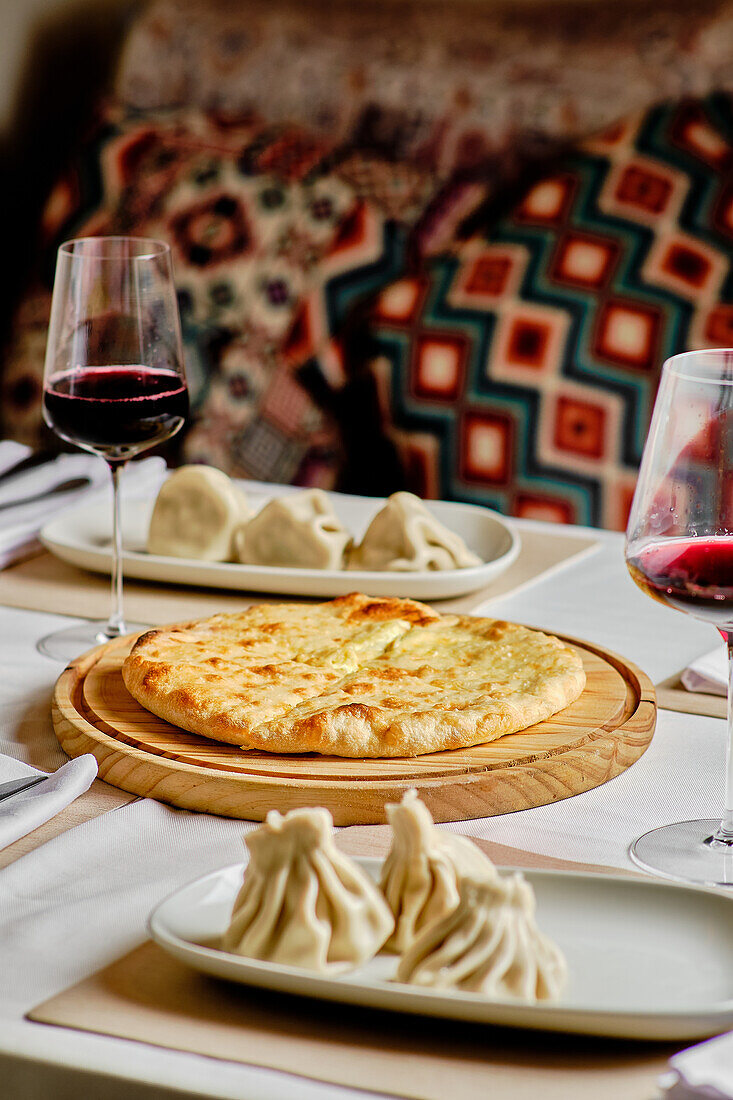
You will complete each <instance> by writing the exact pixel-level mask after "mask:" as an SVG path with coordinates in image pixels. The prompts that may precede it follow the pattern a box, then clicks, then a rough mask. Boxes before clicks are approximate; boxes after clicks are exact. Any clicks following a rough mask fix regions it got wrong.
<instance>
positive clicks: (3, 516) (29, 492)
mask: <svg viewBox="0 0 733 1100" xmlns="http://www.w3.org/2000/svg"><path fill="white" fill-rule="evenodd" d="M27 454H30V447H25V446H23V445H22V444H20V443H15V442H13V441H12V440H7V439H6V440H3V441H2V442H0V473H2V472H3V471H4V470H7V469H8V468H9V467H10V466H12V465H14V463H16V462H17V461H18V460H19V459H21V458H25V456H26V455H27ZM164 473H165V460H164V459H162V458H157V457H156V458H146V459H143V460H142V461H139V462H131V463H129V464H128V465H127V466H126V467H125V469H124V470H123V472H122V493H123V495H125V496H128V495H131V494H133V493H134V494H138V493H141V492H144V491H146V490H147V491H153V490H155V489H157V488H159V486H160V484H161V482H162V480H163V476H164ZM75 477H88V478H90V479H91V485H89V486H88V487H87V488H84V489H80V490H79V491H78V492H73V491H72V492H70V493H62V494H61V495H60V496H57V497H48V498H47V499H45V500H41V501H38V502H36V503H35V504H25V505H22V506H19V507H17V508H8V509H6V510H5V511H0V569H5V567H6V566H8V565H10V564H11V563H12V562H14V561H18V559H19V558H22V557H26V556H27V555H28V554H31V553H33V552H34V551H35V550H36V549H38V547H39V545H40V544H39V542H38V533H39V531H40V529H41V527H43V525H44V524H45V523H46V522H47V521H48V520H49V519H51V517H52V516H54V515H56V514H57V513H58V512H61V511H63V509H64V508H68V507H70V506H74V505H77V504H79V502H80V501H82V500H94V499H99V500H100V502H101V501H102V500H104V498H105V494H106V495H109V496H110V500H111V489H110V484H109V480H110V479H109V472H108V470H107V465H106V463H105V462H104V461H103V460H102V459H101V458H98V457H97V456H96V455H92V454H85V453H84V452H81V451H80V452H79V453H78V454H64V455H59V457H58V458H55V459H54V460H53V461H52V462H48V463H45V464H44V465H42V466H37V467H36V468H35V469H31V470H26V471H25V472H23V473H19V474H18V476H17V477H14V478H12V479H11V480H10V481H9V482H8V483H7V484H3V483H0V504H3V503H4V502H5V501H12V500H21V499H22V498H24V497H30V496H34V495H35V494H36V493H42V492H43V491H44V490H45V489H50V488H52V487H53V486H54V485H58V484H59V483H60V482H62V481H67V480H69V479H71V478H75ZM109 506H110V508H111V506H112V505H111V503H110V505H109Z"/></svg>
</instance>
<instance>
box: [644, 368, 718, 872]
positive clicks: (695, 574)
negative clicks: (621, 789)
mask: <svg viewBox="0 0 733 1100" xmlns="http://www.w3.org/2000/svg"><path fill="white" fill-rule="evenodd" d="M626 562H627V565H628V568H629V572H630V574H631V577H632V578H633V580H634V581H635V582H636V584H637V585H638V586H639V587H640V588H641V589H642V591H643V592H645V593H646V594H647V595H649V596H651V597H652V598H653V599H654V600H656V601H657V602H659V603H662V604H665V605H666V606H667V607H670V608H672V609H674V610H675V611H682V612H685V613H686V614H688V615H690V616H692V617H693V618H696V619H702V620H703V621H705V622H708V623H711V624H712V625H713V626H715V627H717V629H718V630H719V632H720V633H721V634H722V635H723V637H724V638H725V640H726V642H727V649H728V682H729V685H730V689H729V692H728V737H727V745H726V753H725V765H724V773H723V775H724V783H723V807H722V813H721V815H720V817H719V818H693V819H691V820H687V821H676V822H673V823H672V824H668V825H662V826H658V827H656V828H653V829H650V830H649V831H648V832H646V833H644V835H643V836H640V837H637V839H636V840H635V841H634V842H633V844H632V845H631V847H630V849H629V854H630V855H631V857H632V859H634V860H635V862H636V863H638V864H639V865H640V866H641V867H643V868H644V869H645V870H647V871H652V872H653V873H654V874H658V875H663V876H665V877H667V878H674V879H678V880H680V881H685V882H698V883H704V884H706V885H712V886H733V349H729V348H711V349H707V350H702V351H691V352H683V353H681V354H680V355H675V356H673V357H672V358H671V359H668V360H667V362H666V363H665V364H664V368H663V370H662V378H661V383H660V386H659V392H658V393H657V398H656V402H655V405H654V413H653V416H652V422H651V425H650V428H649V434H648V436H647V440H646V443H645V445H644V454H643V457H642V463H641V469H640V471H639V478H638V481H637V485H636V490H635V492H634V500H633V503H632V507H631V514H630V516H629V523H628V528H627V531H626ZM670 628H671V629H673V623H670ZM662 629H664V627H663V628H662ZM692 709H694V706H693V708H692ZM711 733H712V730H710V729H708V730H707V731H703V730H699V735H700V738H701V739H702V738H703V737H704V736H706V735H707V736H708V737H709V736H710V734H711ZM697 737H698V730H695V736H694V737H692V738H691V739H690V750H689V754H688V756H687V758H686V759H685V760H684V761H681V769H680V790H681V791H685V792H687V790H688V787H689V786H690V784H688V783H687V775H688V774H694V769H695V754H696V749H695V748H694V747H693V746H694V745H695V744H696V743H697ZM649 778H650V782H651V783H652V784H653V783H654V781H655V777H654V773H653V771H651V772H650V773H649Z"/></svg>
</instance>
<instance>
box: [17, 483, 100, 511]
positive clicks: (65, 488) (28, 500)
mask: <svg viewBox="0 0 733 1100" xmlns="http://www.w3.org/2000/svg"><path fill="white" fill-rule="evenodd" d="M91 483H92V479H91V478H89V477H75V478H72V479H71V480H70V481H62V482H60V484H58V485H52V486H51V488H50V489H44V490H43V492H42V493H35V494H34V495H33V496H30V497H21V498H20V500H4V501H3V502H2V504H0V512H4V511H5V509H6V508H19V507H20V506H21V505H22V504H35V503H36V502H37V501H39V500H45V499H46V497H55V496H60V495H61V494H62V493H71V492H74V491H78V490H79V489H84V488H86V486H87V485H91Z"/></svg>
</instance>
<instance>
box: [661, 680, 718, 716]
mask: <svg viewBox="0 0 733 1100" xmlns="http://www.w3.org/2000/svg"><path fill="white" fill-rule="evenodd" d="M680 676H681V673H679V672H675V674H674V676H670V677H669V678H668V679H667V680H662V681H661V683H659V684H656V685H655V688H654V690H655V691H656V693H657V706H658V707H661V708H662V710H678V711H680V712H681V713H682V714H704V715H707V716H708V717H709V718H725V717H726V715H727V713H728V710H727V707H728V704H727V701H726V699H725V696H723V695H707V694H705V693H704V692H701V691H688V690H687V688H686V687H685V686H684V684H683V683H682V680H681V679H680Z"/></svg>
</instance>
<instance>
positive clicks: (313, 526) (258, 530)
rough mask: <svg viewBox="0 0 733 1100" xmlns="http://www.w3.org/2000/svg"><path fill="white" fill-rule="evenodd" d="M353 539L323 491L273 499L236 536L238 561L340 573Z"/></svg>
mask: <svg viewBox="0 0 733 1100" xmlns="http://www.w3.org/2000/svg"><path fill="white" fill-rule="evenodd" d="M350 544H351V535H350V534H349V532H348V531H347V530H346V528H345V527H344V526H343V524H342V523H341V521H340V520H339V519H338V517H337V516H336V513H335V512H334V510H333V508H332V507H331V502H330V500H329V499H328V497H327V496H326V494H325V493H324V492H322V490H320V489H307V490H304V491H302V492H299V493H292V494H289V495H288V496H284V497H275V499H274V500H271V501H269V502H268V503H267V504H265V506H264V507H263V508H262V509H261V510H260V511H259V512H258V513H257V515H256V516H254V517H253V518H252V519H251V520H249V522H248V523H245V524H242V526H241V527H239V529H238V530H237V531H236V532H235V535H234V547H235V551H236V555H237V558H238V560H239V561H240V562H243V563H244V564H246V565H279V566H290V567H291V568H295V569H341V568H343V563H344V552H345V551H346V549H347V547H348V546H350Z"/></svg>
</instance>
